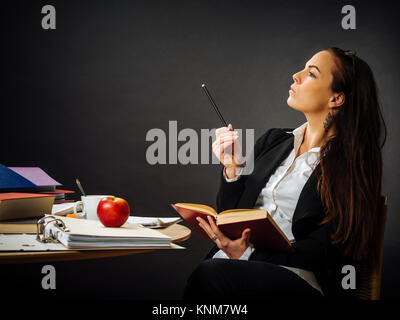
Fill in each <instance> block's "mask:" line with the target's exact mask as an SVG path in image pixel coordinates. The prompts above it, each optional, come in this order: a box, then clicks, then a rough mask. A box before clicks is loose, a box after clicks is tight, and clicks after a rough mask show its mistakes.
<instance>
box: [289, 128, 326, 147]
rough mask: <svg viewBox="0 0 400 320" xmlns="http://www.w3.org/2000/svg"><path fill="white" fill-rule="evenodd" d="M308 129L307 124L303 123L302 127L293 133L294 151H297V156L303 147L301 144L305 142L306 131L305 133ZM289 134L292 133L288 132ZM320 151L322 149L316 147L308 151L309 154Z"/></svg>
mask: <svg viewBox="0 0 400 320" xmlns="http://www.w3.org/2000/svg"><path fill="white" fill-rule="evenodd" d="M306 127H307V122H305V123H303V124H302V125H301V126H300V127H297V128H296V129H294V130H293V131H292V132H291V133H292V134H293V135H294V142H293V144H294V149H295V151H296V154H297V151H298V150H299V148H300V146H301V143H302V142H303V139H304V131H305V129H306ZM288 133H290V132H288ZM320 149H321V147H315V148H312V149H310V150H308V151H307V152H314V153H318V152H319V150H320Z"/></svg>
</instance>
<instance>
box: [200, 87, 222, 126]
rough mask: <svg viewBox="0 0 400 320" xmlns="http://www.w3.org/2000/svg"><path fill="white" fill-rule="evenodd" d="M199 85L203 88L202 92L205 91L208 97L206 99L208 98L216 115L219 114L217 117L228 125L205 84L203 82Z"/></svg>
mask: <svg viewBox="0 0 400 320" xmlns="http://www.w3.org/2000/svg"><path fill="white" fill-rule="evenodd" d="M201 87H202V88H203V90H204V92H205V93H206V96H207V97H208V100H210V103H211V105H212V106H213V108H214V110H215V112H216V113H217V115H218V116H219V118H220V119H221V122H222V124H223V125H224V126H225V127H227V126H228V125H227V124H226V121H225V119H224V117H223V116H222V114H221V112H219V109H218V106H217V104H216V103H215V101H214V99H213V97H212V96H211V94H210V92H209V91H208V89H207V87H206V85H205V84H204V83H203V84H202V85H201Z"/></svg>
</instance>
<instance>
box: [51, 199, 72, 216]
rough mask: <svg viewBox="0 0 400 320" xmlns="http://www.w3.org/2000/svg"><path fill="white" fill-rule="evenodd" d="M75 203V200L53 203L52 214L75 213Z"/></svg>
mask: <svg viewBox="0 0 400 320" xmlns="http://www.w3.org/2000/svg"><path fill="white" fill-rule="evenodd" d="M74 204H75V202H64V203H58V204H53V208H52V209H51V214H55V215H57V216H65V215H67V214H69V213H74Z"/></svg>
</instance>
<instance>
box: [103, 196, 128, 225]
mask: <svg viewBox="0 0 400 320" xmlns="http://www.w3.org/2000/svg"><path fill="white" fill-rule="evenodd" d="M129 214H130V210H129V204H128V202H127V201H126V200H124V199H122V198H117V197H104V198H103V199H101V200H100V202H99V204H98V206H97V216H98V217H99V220H100V221H101V223H102V224H103V225H104V226H105V227H115V228H118V227H120V226H122V225H123V224H124V223H125V222H126V220H128V217H129Z"/></svg>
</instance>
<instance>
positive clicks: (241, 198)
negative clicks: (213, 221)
mask: <svg viewBox="0 0 400 320" xmlns="http://www.w3.org/2000/svg"><path fill="white" fill-rule="evenodd" d="M288 131H290V132H289V133H288ZM292 131H293V129H286V128H285V129H270V130H268V131H267V132H266V133H264V134H263V135H262V136H261V137H260V138H259V139H258V140H257V142H256V144H255V146H254V150H253V153H254V170H253V172H252V174H250V175H242V176H241V177H240V178H239V179H238V180H237V181H235V182H226V181H225V179H224V177H223V174H222V172H221V176H220V187H219V191H218V194H217V211H218V212H221V211H223V210H228V209H234V208H243V209H245V208H253V207H254V206H255V203H256V200H257V198H258V195H259V194H260V192H261V189H262V188H263V187H264V186H265V184H266V183H267V181H268V179H269V178H270V176H271V175H272V174H273V173H274V172H275V170H276V169H277V167H278V166H279V165H280V164H281V163H282V161H283V160H284V159H285V158H286V157H287V156H288V155H289V154H290V152H291V151H292V150H293V143H294V135H293V134H292ZM320 173H321V170H320V166H319V164H318V166H317V167H316V168H315V170H314V171H313V173H312V174H311V176H310V178H309V179H308V180H307V182H306V184H305V185H304V187H303V189H302V191H301V193H300V197H299V200H298V202H297V205H296V209H295V211H294V214H293V220H292V233H293V236H294V238H295V243H293V248H294V249H295V250H294V252H292V253H286V252H278V251H274V250H271V249H268V248H263V247H259V246H256V245H255V250H254V252H253V254H252V255H251V256H250V259H249V260H259V261H265V262H268V263H273V264H278V265H284V266H289V267H297V268H302V269H306V270H310V271H312V272H314V274H315V276H316V278H317V281H318V283H319V284H320V286H321V288H322V290H323V291H324V294H325V296H352V295H353V292H350V291H351V290H346V291H344V290H343V289H342V286H341V280H342V278H343V277H344V276H345V274H342V273H341V270H342V267H343V266H344V265H346V264H352V265H355V264H354V262H353V261H350V260H348V259H344V257H342V255H341V254H340V251H341V250H340V247H338V246H334V245H332V244H331V234H332V232H333V223H332V222H328V223H325V224H321V221H322V219H323V218H324V216H325V209H324V206H323V204H322V202H321V199H320V197H319V195H318V192H317V181H318V177H319V175H320ZM218 250H219V248H218V247H217V246H216V245H215V246H214V247H213V248H212V249H211V251H210V252H209V253H208V254H207V256H206V257H205V259H208V258H212V256H213V255H214V254H215V253H216V252H217V251H218ZM356 279H357V277H356Z"/></svg>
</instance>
